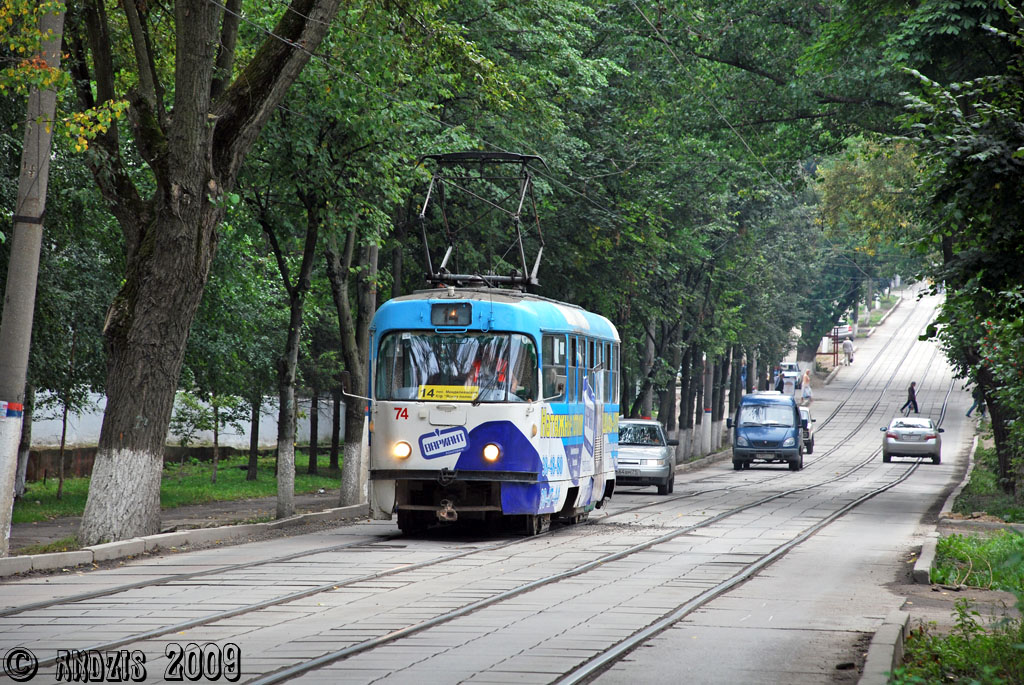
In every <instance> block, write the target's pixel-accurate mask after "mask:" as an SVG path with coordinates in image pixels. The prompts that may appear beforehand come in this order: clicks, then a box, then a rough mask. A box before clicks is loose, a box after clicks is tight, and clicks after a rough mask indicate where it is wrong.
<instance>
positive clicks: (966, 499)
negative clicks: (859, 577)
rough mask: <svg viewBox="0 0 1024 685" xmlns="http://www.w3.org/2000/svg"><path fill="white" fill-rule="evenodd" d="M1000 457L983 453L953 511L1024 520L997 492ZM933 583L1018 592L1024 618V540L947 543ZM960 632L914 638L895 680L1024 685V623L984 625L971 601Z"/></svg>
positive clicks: (903, 683) (1004, 534)
mask: <svg viewBox="0 0 1024 685" xmlns="http://www.w3.org/2000/svg"><path fill="white" fill-rule="evenodd" d="M995 459H996V456H995V450H994V449H993V448H992V447H982V446H980V445H979V447H978V449H977V451H976V452H975V465H974V469H973V470H972V471H971V478H970V481H969V482H968V484H967V486H965V487H964V489H963V491H961V493H960V495H959V496H958V497H957V500H956V502H955V503H954V504H953V511H954V512H959V513H963V514H970V513H974V512H981V513H985V514H991V515H993V516H999V517H1000V518H1002V519H1003V520H1005V521H1021V520H1024V511H1022V509H1021V507H1020V505H1018V504H1015V503H1014V501H1013V498H1012V497H1010V496H1008V495H1006V494H1005V493H1003V492H1002V490H1000V488H999V487H998V483H997V479H996V475H995V464H996V461H995ZM931 580H932V582H935V583H942V584H947V585H960V584H963V585H969V586H972V587H980V588H987V589H995V590H1005V591H1008V592H1012V593H1013V594H1014V595H1015V596H1016V597H1017V609H1018V613H1020V614H1024V535H1022V534H1021V533H1018V532H1016V531H1013V530H1001V531H997V532H994V533H992V534H989V535H985V536H977V535H949V536H946V537H944V538H941V539H940V540H939V542H938V543H937V546H936V555H935V563H934V564H933V565H932V570H931ZM955 617H956V622H955V627H954V629H953V631H952V632H951V633H949V634H948V635H945V634H940V633H936V632H934V631H931V630H929V629H928V627H927V626H923V625H922V626H920V627H919V628H917V629H915V630H913V631H911V633H910V635H909V636H908V637H907V641H906V644H905V655H904V663H903V665H902V666H899V667H897V668H896V669H895V670H894V671H893V672H892V673H891V674H890V678H889V682H890V683H894V684H896V685H923V684H925V683H964V684H965V685H966V684H967V683H971V684H974V683H977V684H978V685H1008V684H1010V683H1024V619H1022V618H1021V617H1020V616H1018V617H1017V618H1014V619H999V620H996V621H994V622H992V623H990V624H988V625H983V624H982V623H981V621H980V614H979V613H978V612H977V611H973V610H972V608H971V604H970V602H969V601H967V600H960V601H958V602H957V604H956V614H955Z"/></svg>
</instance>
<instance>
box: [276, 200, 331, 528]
mask: <svg viewBox="0 0 1024 685" xmlns="http://www.w3.org/2000/svg"><path fill="white" fill-rule="evenodd" d="M299 196H300V198H301V199H302V200H303V203H304V204H305V206H306V237H305V242H304V243H303V250H302V264H301V265H300V267H299V276H298V279H297V281H296V282H295V284H292V282H291V277H290V276H289V275H288V264H287V261H286V260H285V257H284V253H283V252H282V251H281V247H280V245H279V244H278V241H277V236H276V234H275V233H274V229H273V227H272V226H271V224H270V223H268V222H267V221H266V220H265V219H264V218H262V217H261V223H262V225H263V230H264V232H265V233H266V235H267V238H268V239H269V240H270V244H271V247H272V248H273V250H274V256H275V257H276V258H277V264H278V269H279V271H280V272H281V279H282V281H283V282H284V287H285V290H286V291H287V292H288V309H289V313H290V316H289V320H288V337H287V339H286V341H285V346H284V351H283V352H282V354H281V356H280V357H278V360H277V391H278V400H279V403H280V404H279V408H278V416H277V518H286V517H288V516H291V515H292V514H294V513H295V419H296V411H295V376H296V371H297V369H298V366H299V339H300V336H301V334H302V308H303V304H304V302H305V298H306V293H307V292H308V291H309V286H310V276H311V274H312V272H313V258H314V256H315V253H316V242H317V236H318V235H319V231H320V207H319V206H317V205H316V204H315V203H314V202H312V201H311V200H312V197H311V195H308V194H305V193H303V192H302V191H300V192H299Z"/></svg>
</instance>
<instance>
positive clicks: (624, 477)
mask: <svg viewBox="0 0 1024 685" xmlns="http://www.w3.org/2000/svg"><path fill="white" fill-rule="evenodd" d="M678 444H679V441H678V440H666V439H665V431H664V430H663V429H662V427H661V424H660V423H659V422H657V421H654V420H652V419H622V420H620V421H619V459H618V462H616V466H615V484H616V485H657V486H658V494H659V495H667V494H669V493H670V492H672V490H673V489H675V483H676V451H675V449H674V447H675V445H678Z"/></svg>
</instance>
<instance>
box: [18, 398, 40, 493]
mask: <svg viewBox="0 0 1024 685" xmlns="http://www.w3.org/2000/svg"><path fill="white" fill-rule="evenodd" d="M35 407H36V388H35V386H34V385H27V386H25V415H24V416H23V417H22V419H21V441H20V442H19V443H18V472H17V474H16V475H15V477H14V499H19V498H20V497H23V496H24V495H25V480H26V476H27V474H28V457H29V453H30V452H31V450H32V416H33V414H34V413H35Z"/></svg>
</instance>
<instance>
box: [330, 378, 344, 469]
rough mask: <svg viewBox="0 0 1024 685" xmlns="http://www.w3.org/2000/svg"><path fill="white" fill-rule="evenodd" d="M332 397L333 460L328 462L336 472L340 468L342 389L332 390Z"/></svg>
mask: <svg viewBox="0 0 1024 685" xmlns="http://www.w3.org/2000/svg"><path fill="white" fill-rule="evenodd" d="M331 399H332V400H333V402H332V404H333V407H332V412H331V461H330V463H329V464H328V468H329V469H330V470H331V471H332V472H336V471H338V469H339V466H338V447H339V445H338V443H339V441H340V438H341V390H339V389H337V388H335V389H334V390H332V391H331Z"/></svg>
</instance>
